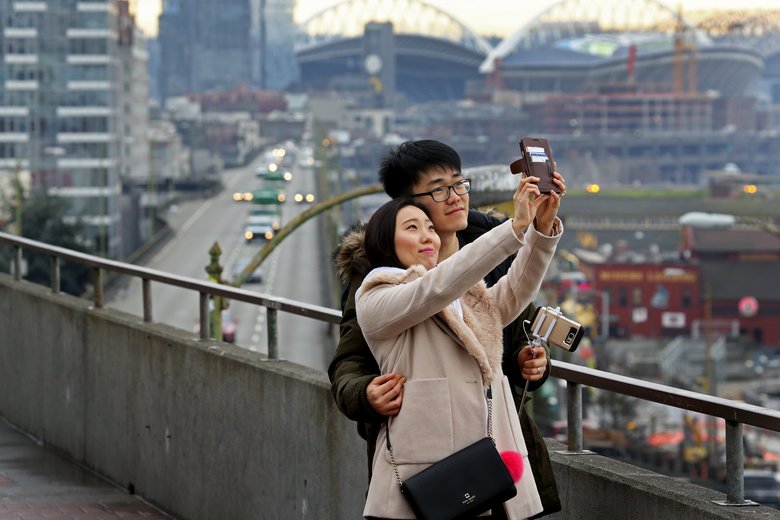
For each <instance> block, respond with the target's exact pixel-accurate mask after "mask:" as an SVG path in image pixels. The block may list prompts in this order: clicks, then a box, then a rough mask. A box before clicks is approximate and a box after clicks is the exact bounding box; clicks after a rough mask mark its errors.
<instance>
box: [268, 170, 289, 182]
mask: <svg viewBox="0 0 780 520" xmlns="http://www.w3.org/2000/svg"><path fill="white" fill-rule="evenodd" d="M292 178H293V176H292V173H290V172H288V171H279V170H277V171H275V172H268V173H267V174H266V175H264V176H263V179H264V180H266V181H269V182H281V181H284V182H290V181H291V180H292Z"/></svg>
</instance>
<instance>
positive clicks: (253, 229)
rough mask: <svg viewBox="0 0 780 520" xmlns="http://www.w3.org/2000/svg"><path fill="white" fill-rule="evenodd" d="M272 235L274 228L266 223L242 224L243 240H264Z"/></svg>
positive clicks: (269, 238)
mask: <svg viewBox="0 0 780 520" xmlns="http://www.w3.org/2000/svg"><path fill="white" fill-rule="evenodd" d="M273 237H274V230H273V228H272V227H271V226H270V225H267V224H246V225H245V226H244V240H246V241H247V242H254V241H255V240H260V241H266V240H271V239H272V238H273Z"/></svg>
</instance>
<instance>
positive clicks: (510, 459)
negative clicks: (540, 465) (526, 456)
mask: <svg viewBox="0 0 780 520" xmlns="http://www.w3.org/2000/svg"><path fill="white" fill-rule="evenodd" d="M501 460H503V461H504V465H505V466H506V469H508V470H509V474H510V475H511V476H512V480H514V481H515V482H518V481H519V480H520V477H522V476H523V456H522V455H520V454H519V453H518V452H516V451H502V452H501Z"/></svg>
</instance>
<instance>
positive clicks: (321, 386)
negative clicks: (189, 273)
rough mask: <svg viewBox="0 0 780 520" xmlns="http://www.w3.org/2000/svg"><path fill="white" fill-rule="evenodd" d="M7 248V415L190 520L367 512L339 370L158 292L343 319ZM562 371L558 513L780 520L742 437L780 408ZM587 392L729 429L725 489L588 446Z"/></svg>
mask: <svg viewBox="0 0 780 520" xmlns="http://www.w3.org/2000/svg"><path fill="white" fill-rule="evenodd" d="M0 247H4V248H7V247H10V248H12V250H13V252H14V254H13V259H14V260H13V269H12V274H11V275H8V274H5V273H0V331H2V334H3V336H2V337H3V341H2V342H1V343H0V361H2V363H0V416H2V417H3V418H5V419H6V420H7V421H10V422H12V423H13V424H15V425H16V426H17V427H18V428H19V429H21V430H23V431H25V432H27V433H28V434H29V435H31V436H33V437H34V438H36V439H38V441H39V442H40V443H41V444H45V445H48V446H51V447H54V448H56V449H57V450H58V451H59V452H60V453H63V454H65V455H66V456H67V457H69V458H70V459H71V460H73V461H75V462H77V463H79V464H81V465H83V466H85V467H88V468H90V469H92V470H94V471H95V472H97V473H99V474H101V475H103V476H104V477H106V478H107V479H109V480H110V481H112V482H114V483H116V484H117V485H118V487H120V488H124V489H126V490H128V491H129V492H130V493H137V494H139V495H141V496H143V497H144V498H145V499H146V500H148V501H149V502H151V503H153V504H155V505H157V506H158V507H160V508H162V509H164V510H165V511H167V512H169V513H171V514H172V515H173V516H174V517H176V518H182V519H185V518H186V519H188V520H190V519H191V520H195V519H198V520H200V519H203V520H206V519H212V518H231V519H238V520H241V519H250V518H257V517H258V515H261V516H262V517H263V518H297V517H301V518H305V517H309V516H316V517H318V518H334V519H335V518H355V517H358V516H359V515H360V511H361V509H362V503H363V499H364V493H363V492H362V491H361V490H363V489H364V488H365V482H366V474H365V460H364V457H365V455H364V452H363V450H362V449H356V447H357V446H362V442H363V441H362V440H361V439H359V438H358V437H357V435H356V433H355V431H354V427H353V426H352V425H351V424H350V423H349V421H347V420H346V419H345V418H344V417H342V416H341V415H340V413H339V412H338V410H337V409H336V407H335V404H334V403H333V399H332V396H331V394H330V390H329V385H328V383H327V378H326V376H325V374H324V373H320V372H317V371H313V370H311V369H306V368H305V367H302V366H300V365H295V364H293V363H289V362H285V361H284V360H280V359H275V358H274V356H273V353H272V352H270V351H269V355H263V354H261V353H257V352H249V351H245V350H244V349H242V348H240V347H237V346H235V345H230V344H226V343H222V342H219V341H215V340H210V339H208V330H207V328H203V327H202V328H201V331H200V338H198V337H195V336H193V334H192V333H191V332H189V331H180V330H179V331H177V330H174V329H172V328H171V327H168V326H166V325H165V324H164V323H156V322H155V321H154V315H153V312H152V303H151V299H150V296H149V295H150V294H151V293H150V291H149V289H150V286H151V284H152V283H163V284H169V285H173V286H177V287H181V288H185V289H189V290H192V291H196V292H198V293H199V294H200V302H201V304H200V307H201V313H205V312H206V309H207V300H208V298H209V297H211V296H223V297H228V298H232V299H235V300H239V301H245V302H250V303H254V304H256V305H261V306H263V307H265V308H266V309H267V311H268V312H269V323H270V322H272V321H273V320H274V316H275V314H276V313H277V312H291V313H293V314H296V315H298V316H300V317H301V319H304V318H309V319H317V320H324V321H326V322H331V323H335V322H338V320H339V315H340V313H338V312H337V311H333V310H330V309H324V308H321V307H316V306H311V305H307V304H301V303H298V302H291V301H289V300H285V299H283V298H274V297H273V296H270V295H264V294H257V293H253V292H252V291H246V290H243V289H237V288H233V287H228V286H223V285H218V284H214V283H210V282H204V281H201V280H195V279H191V278H186V277H181V276H176V275H172V274H169V273H164V272H160V271H155V270H152V269H147V268H143V267H139V266H133V265H130V264H124V263H121V262H116V261H113V260H108V259H104V258H100V257H95V256H91V255H86V254H83V253H78V252H75V251H69V250H66V249H62V248H58V247H54V246H49V245H47V244H43V243H40V242H35V241H32V240H29V239H25V238H20V237H16V236H13V235H9V234H7V233H0ZM23 250H29V251H35V252H37V253H41V254H45V255H47V256H49V257H50V258H51V285H50V287H44V286H40V285H37V284H32V283H29V282H26V281H25V280H24V279H23V278H22V273H21V268H20V265H21V254H22V251H23ZM62 262H77V263H82V264H86V265H87V266H89V267H91V268H92V269H93V271H94V274H95V277H94V280H95V285H94V291H93V295H92V299H91V300H85V299H81V298H76V297H72V296H68V295H64V294H62V293H61V292H60V287H59V267H60V265H61V263H62ZM106 272H119V273H123V274H126V275H131V276H136V277H139V278H141V280H142V285H143V288H144V294H145V296H144V300H143V312H142V313H141V317H136V316H131V315H128V314H126V313H123V312H119V311H114V310H111V309H107V308H105V307H104V305H103V303H104V302H103V279H104V273H106ZM41 323H45V324H46V326H45V327H41V326H40V324H41ZM201 323H202V324H205V323H208V321H207V320H201ZM204 327H206V326H205V325H204ZM274 329H275V327H272V326H269V328H268V333H269V336H270V335H271V334H273V333H274V332H273V331H274ZM270 343H273V340H272V339H271V338H270V337H269V344H270ZM551 376H552V377H555V378H560V379H562V380H565V381H566V386H567V391H566V396H567V397H566V401H567V419H568V442H567V444H566V445H565V446H564V445H560V444H558V443H555V442H552V441H550V447H551V450H552V451H551V457H552V459H553V468H554V471H555V472H556V478H557V480H558V487H559V491H560V495H561V497H562V501H563V511H562V512H561V513H559V514H557V516H555V518H556V519H558V520H562V519H568V518H572V519H574V518H603V517H605V516H611V517H619V518H625V517H631V518H635V519H637V520H645V519H647V520H650V519H657V518H686V519H694V520H699V519H701V520H704V519H743V518H744V519H747V518H755V517H756V516H757V515H760V516H767V515H770V516H771V515H772V514H773V512H772V510H770V509H768V508H765V507H762V506H759V505H758V504H755V503H752V502H749V501H746V500H744V488H743V484H742V471H743V469H742V468H743V442H742V430H743V425H745V424H748V425H752V426H757V427H761V428H766V429H769V430H773V431H780V412H777V411H774V410H768V409H765V408H761V407H758V406H754V405H750V404H746V403H740V402H734V401H730V400H728V399H722V398H718V397H713V396H707V395H702V394H698V393H695V392H690V391H684V390H679V389H676V388H672V387H667V386H664V385H659V384H653V383H647V382H644V381H641V380H637V379H632V378H628V377H624V376H621V375H618V374H611V373H607V372H603V371H599V370H594V369H589V368H585V367H579V366H576V365H572V364H569V363H564V362H558V361H554V362H553V371H552V373H551ZM583 386H590V387H595V388H601V389H604V390H606V391H609V392H617V393H620V394H623V395H626V396H630V397H633V398H637V399H640V400H647V401H651V402H655V403H660V404H663V405H667V406H673V407H676V408H681V409H683V410H689V411H695V412H699V413H703V414H705V415H711V416H714V417H718V418H721V419H724V420H725V424H726V443H725V451H726V466H727V489H726V493H725V495H724V494H723V493H721V492H718V491H714V490H710V489H707V488H703V487H700V486H696V485H693V484H690V483H687V482H682V481H680V480H677V479H672V478H668V477H663V476H661V475H658V474H656V473H653V472H652V471H649V470H645V469H641V468H638V467H636V466H632V465H630V464H626V463H622V462H618V461H613V460H610V459H607V458H605V457H601V456H598V455H596V454H594V453H592V452H588V451H587V450H584V449H583V437H582V387H583ZM0 477H2V475H0ZM0 483H2V479H1V478H0ZM0 505H2V504H0ZM147 516H149V515H148V514H147ZM17 517H19V518H26V517H24V516H19V515H17ZM104 517H107V516H104Z"/></svg>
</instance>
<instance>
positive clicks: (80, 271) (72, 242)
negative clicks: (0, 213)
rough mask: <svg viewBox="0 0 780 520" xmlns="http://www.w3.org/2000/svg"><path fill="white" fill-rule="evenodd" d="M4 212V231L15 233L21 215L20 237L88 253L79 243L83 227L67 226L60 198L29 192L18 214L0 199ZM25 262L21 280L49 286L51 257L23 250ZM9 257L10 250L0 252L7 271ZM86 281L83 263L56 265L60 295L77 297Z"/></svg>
mask: <svg viewBox="0 0 780 520" xmlns="http://www.w3.org/2000/svg"><path fill="white" fill-rule="evenodd" d="M2 203H3V206H4V207H5V209H6V212H7V213H8V214H10V215H11V219H10V220H9V221H8V222H7V226H6V230H7V231H9V232H11V231H16V229H17V217H18V216H22V236H23V237H25V238H29V239H31V240H37V241H39V242H45V243H46V244H49V245H53V246H59V247H64V248H66V249H72V250H74V251H79V252H82V253H86V252H89V251H87V249H86V248H85V247H83V246H82V245H81V243H80V242H79V238H78V237H79V236H83V229H84V227H83V225H82V224H81V222H79V221H77V222H76V223H75V224H71V223H68V222H67V221H66V219H65V216H66V215H67V213H68V202H67V201H66V200H65V199H63V198H61V197H52V196H50V195H47V194H46V193H43V192H33V193H32V194H31V195H30V196H29V197H27V198H25V199H23V201H22V208H21V211H20V212H17V211H16V206H15V204H13V203H11V202H10V201H8V200H7V199H6V200H3V201H2ZM23 254H24V258H25V260H26V261H27V274H26V276H25V278H26V279H27V280H29V281H31V282H35V283H40V284H42V285H48V286H50V285H51V257H50V256H48V255H44V254H41V253H36V252H34V251H28V250H25V251H24V253H23ZM12 257H13V249H12V248H7V247H6V248H3V250H2V251H0V264H2V266H3V270H5V271H6V272H8V270H9V266H10V264H11V261H12ZM89 282H90V268H89V267H88V266H86V265H83V264H77V263H73V262H62V263H61V264H60V288H61V290H62V291H63V292H66V293H69V294H74V295H77V296H80V295H81V294H82V293H83V292H84V289H85V287H86V286H87V284H88V283H89Z"/></svg>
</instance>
